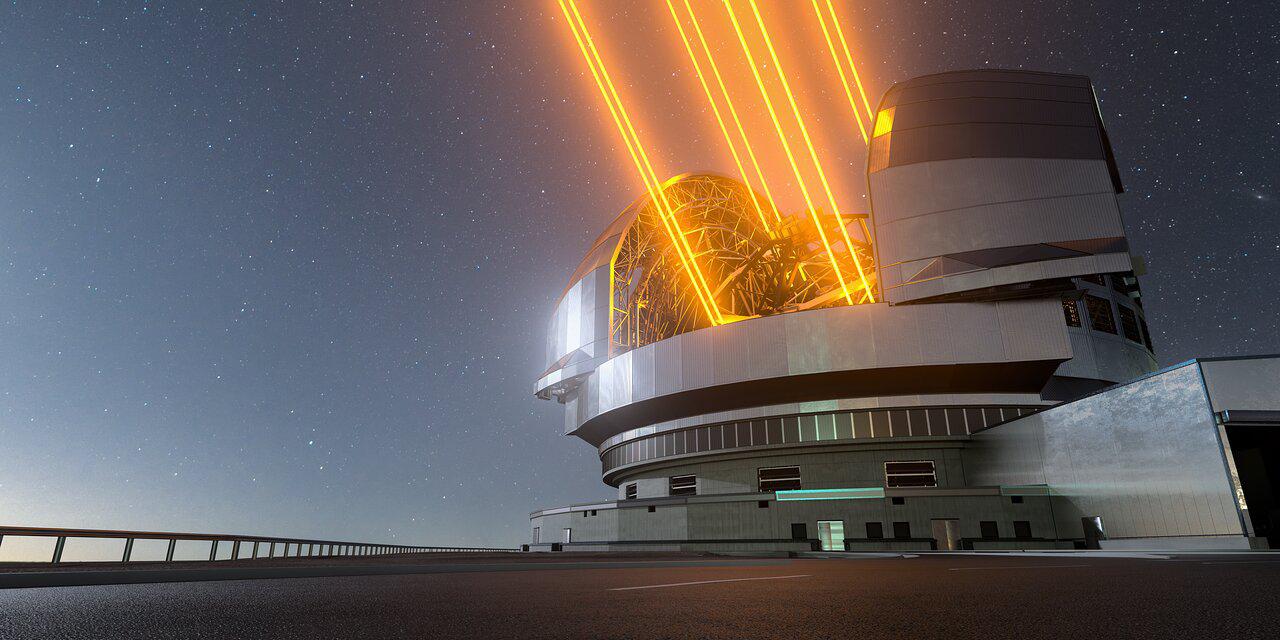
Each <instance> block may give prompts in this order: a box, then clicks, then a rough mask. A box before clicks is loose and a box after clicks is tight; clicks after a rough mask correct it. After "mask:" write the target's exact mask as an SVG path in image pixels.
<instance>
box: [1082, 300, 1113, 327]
mask: <svg viewBox="0 0 1280 640" xmlns="http://www.w3.org/2000/svg"><path fill="white" fill-rule="evenodd" d="M1084 307H1085V309H1087V310H1088V311H1089V326H1090V327H1092V328H1093V330H1094V331H1102V332H1104V333H1115V332H1116V319H1115V316H1113V315H1111V301H1110V300H1107V299H1106V298H1099V297H1098V296H1088V295H1087V296H1085V297H1084Z"/></svg>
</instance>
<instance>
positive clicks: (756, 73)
mask: <svg viewBox="0 0 1280 640" xmlns="http://www.w3.org/2000/svg"><path fill="white" fill-rule="evenodd" d="M722 1H723V3H724V8H725V11H726V12H728V14H729V21H730V22H731V23H733V30H734V33H736V34H737V36H738V43H739V44H740V45H742V53H743V54H744V55H745V56H746V57H747V65H748V66H750V67H751V75H752V76H753V77H754V78H755V80H756V87H758V88H759V89H760V97H761V98H763V99H764V104H765V107H766V109H767V110H768V111H769V117H770V118H771V119H772V120H773V127H774V129H775V130H776V131H777V133H778V141H779V142H781V143H782V150H783V151H784V152H785V153H786V156H787V161H788V162H790V164H791V171H792V173H793V174H795V177H796V183H797V184H798V185H799V186H800V194H801V195H803V196H804V201H805V204H806V205H808V207H809V215H810V216H811V217H812V218H813V225H814V227H816V228H817V230H818V237H819V239H821V240H822V246H823V248H825V249H826V250H827V256H828V257H829V258H831V267H832V269H834V270H835V274H836V280H838V281H839V282H840V289H841V291H842V292H843V293H844V297H845V300H847V301H848V302H849V304H853V295H852V294H850V293H849V286H848V285H847V284H845V281H844V274H843V273H842V272H841V271H840V262H839V261H838V260H837V259H836V252H835V250H834V249H832V248H831V242H830V241H829V240H827V232H826V231H825V230H824V229H823V228H822V220H821V219H820V218H819V217H818V212H817V210H816V207H814V206H813V198H812V197H811V196H810V195H809V189H808V187H807V186H806V185H805V183H804V177H803V176H802V175H801V174H800V167H799V165H797V164H796V158H795V154H793V153H792V152H791V145H790V144H789V143H788V142H787V135H786V133H785V132H784V131H783V130H782V123H781V122H780V121H779V120H778V113H777V110H776V109H774V107H773V100H771V99H770V98H769V91H768V90H767V89H765V86H764V80H762V79H761V78H760V70H759V69H757V68H756V61H755V56H753V55H752V53H751V47H750V45H748V44H747V38H746V36H745V35H744V34H743V33H742V25H741V24H740V23H739V22H738V16H737V15H736V14H735V13H734V12H733V5H731V4H730V3H729V0H722ZM775 65H776V63H775ZM850 249H852V247H850Z"/></svg>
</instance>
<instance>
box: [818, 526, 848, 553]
mask: <svg viewBox="0 0 1280 640" xmlns="http://www.w3.org/2000/svg"><path fill="white" fill-rule="evenodd" d="M818 540H819V541H820V542H821V543H822V550H823V551H844V521H843V520H819V521H818Z"/></svg>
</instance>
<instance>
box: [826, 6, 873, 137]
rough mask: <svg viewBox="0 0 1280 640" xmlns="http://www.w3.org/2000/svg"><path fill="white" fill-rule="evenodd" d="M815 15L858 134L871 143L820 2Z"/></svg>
mask: <svg viewBox="0 0 1280 640" xmlns="http://www.w3.org/2000/svg"><path fill="white" fill-rule="evenodd" d="M813 14H814V15H816V16H818V26H820V27H822V37H823V38H825V39H826V41H827V51H829V52H831V62H833V63H835V65H836V72H837V73H839V74H840V88H842V89H844V95H845V97H846V98H848V99H849V107H850V108H852V109H853V121H854V122H856V123H858V133H860V134H862V142H863V143H869V142H870V141H871V140H870V138H868V137H867V127H866V126H865V125H863V124H862V113H861V112H859V111H858V103H857V101H855V100H854V99H853V91H852V90H851V89H850V88H849V79H848V78H847V77H845V75H844V65H843V64H841V63H840V54H838V53H836V45H835V43H834V42H832V41H831V31H830V30H829V29H827V20H826V19H825V18H823V17H822V9H821V8H819V7H818V0H813Z"/></svg>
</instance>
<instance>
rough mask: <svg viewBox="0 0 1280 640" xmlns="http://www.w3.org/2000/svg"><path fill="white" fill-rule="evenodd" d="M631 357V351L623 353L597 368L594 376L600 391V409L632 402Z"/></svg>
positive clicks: (613, 407) (612, 407)
mask: <svg viewBox="0 0 1280 640" xmlns="http://www.w3.org/2000/svg"><path fill="white" fill-rule="evenodd" d="M631 357H632V356H631V352H627V353H623V354H621V355H618V356H616V357H614V358H611V359H609V360H607V361H605V362H604V364H601V365H600V366H599V367H598V368H596V375H595V376H594V377H595V378H596V380H597V387H596V388H597V389H598V393H599V411H601V412H604V411H609V410H611V409H615V408H617V407H621V406H623V405H627V404H630V403H631V402H632V398H631V375H632V367H631Z"/></svg>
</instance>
